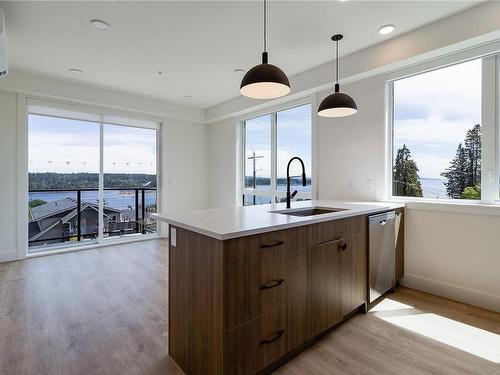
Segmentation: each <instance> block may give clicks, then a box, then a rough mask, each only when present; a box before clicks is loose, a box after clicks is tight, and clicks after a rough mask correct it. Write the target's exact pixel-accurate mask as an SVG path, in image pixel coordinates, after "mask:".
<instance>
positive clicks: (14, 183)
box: [0, 73, 208, 262]
mask: <svg viewBox="0 0 500 375" xmlns="http://www.w3.org/2000/svg"><path fill="white" fill-rule="evenodd" d="M7 77H9V78H8V79H7V78H5V79H4V78H2V79H1V80H0V176H1V180H0V207H2V212H4V214H3V215H0V239H1V241H0V262H2V261H9V260H14V259H17V258H18V257H22V256H20V255H22V254H23V253H24V249H25V244H24V241H22V240H21V238H23V235H22V230H21V229H19V228H20V227H21V226H18V224H17V222H16V221H21V220H24V218H23V217H21V216H20V215H24V214H25V212H24V211H23V210H22V209H21V207H20V206H21V205H17V203H16V202H18V199H17V191H18V190H19V189H22V188H23V186H18V177H19V176H18V160H19V163H21V162H25V161H23V160H21V158H20V157H19V155H23V151H22V148H21V147H18V145H19V144H21V143H22V142H20V139H19V138H20V137H23V136H24V135H23V134H24V132H23V131H22V129H21V128H20V126H22V125H19V124H22V120H21V121H18V118H17V112H18V109H17V106H18V96H20V97H21V96H23V95H29V96H34V97H40V98H44V99H50V100H53V101H58V100H59V101H65V102H67V101H71V102H75V103H77V104H78V103H83V104H85V105H99V106H107V107H110V108H117V109H122V110H127V111H134V112H141V113H149V114H152V115H155V116H158V117H161V118H163V119H164V126H163V131H162V145H161V149H162V171H161V174H162V176H161V177H162V179H161V187H162V196H161V202H162V211H167V210H181V209H191V208H205V207H206V206H207V201H208V188H207V180H208V162H207V133H208V129H207V126H206V125H205V124H203V123H202V121H198V119H202V118H203V111H202V110H199V109H195V108H189V107H185V106H177V105H175V104H172V103H168V102H164V101H161V100H157V99H151V98H145V97H142V96H135V95H132V94H129V93H124V92H117V91H114V90H110V89H104V88H98V87H93V86H89V85H84V84H81V83H75V82H65V81H62V80H56V79H51V78H47V77H40V76H35V75H32V74H29V75H28V74H24V73H22V74H21V73H14V74H13V75H10V73H9V76H7ZM21 141H22V140H21ZM23 227H24V226H23ZM166 233H167V232H166V231H163V235H166Z"/></svg>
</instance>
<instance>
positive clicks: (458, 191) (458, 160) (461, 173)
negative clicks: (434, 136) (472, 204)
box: [441, 124, 481, 199]
mask: <svg viewBox="0 0 500 375" xmlns="http://www.w3.org/2000/svg"><path fill="white" fill-rule="evenodd" d="M441 176H443V177H446V179H447V180H448V181H447V182H445V186H446V193H447V194H448V196H449V197H450V198H462V199H480V198H481V125H479V124H476V125H474V127H472V129H469V130H468V131H467V134H466V136H465V141H464V145H462V143H460V144H459V145H458V147H457V153H456V155H455V158H454V159H453V160H452V161H451V162H450V166H449V167H448V168H447V169H446V171H445V172H443V173H441Z"/></svg>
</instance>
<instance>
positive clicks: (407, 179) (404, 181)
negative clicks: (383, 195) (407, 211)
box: [393, 145, 422, 197]
mask: <svg viewBox="0 0 500 375" xmlns="http://www.w3.org/2000/svg"><path fill="white" fill-rule="evenodd" d="M393 194H394V195H396V196H403V197H422V185H421V184H420V177H419V176H418V167H417V163H416V162H415V161H414V160H413V159H412V158H411V152H410V150H409V149H408V147H406V145H403V147H402V148H400V149H399V150H398V152H397V154H396V162H395V163H394V176H393Z"/></svg>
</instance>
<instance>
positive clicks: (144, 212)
mask: <svg viewBox="0 0 500 375" xmlns="http://www.w3.org/2000/svg"><path fill="white" fill-rule="evenodd" d="M141 199H142V201H141V205H142V207H141V216H142V234H144V233H146V207H145V202H146V199H145V197H144V189H142V197H141Z"/></svg>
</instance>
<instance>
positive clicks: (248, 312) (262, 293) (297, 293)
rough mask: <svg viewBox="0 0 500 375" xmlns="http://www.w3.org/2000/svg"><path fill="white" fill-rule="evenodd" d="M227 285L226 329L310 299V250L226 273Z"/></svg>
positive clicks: (292, 252) (293, 252)
mask: <svg viewBox="0 0 500 375" xmlns="http://www.w3.org/2000/svg"><path fill="white" fill-rule="evenodd" d="M224 283H225V301H226V304H225V308H226V330H230V329H232V328H234V327H237V326H239V325H242V324H244V323H246V322H248V321H250V320H252V319H255V318H258V317H259V316H262V315H264V314H266V313H268V312H269V311H271V310H274V309H276V308H278V307H280V306H283V305H284V304H285V303H290V302H292V301H296V300H305V299H306V298H307V296H306V293H307V292H306V287H307V249H303V250H299V251H291V252H289V253H287V254H285V255H282V256H278V257H274V258H270V259H264V260H263V261H260V262H258V263H254V264H252V265H249V266H245V267H238V268H233V269H231V270H229V271H226V275H225V278H224Z"/></svg>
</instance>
